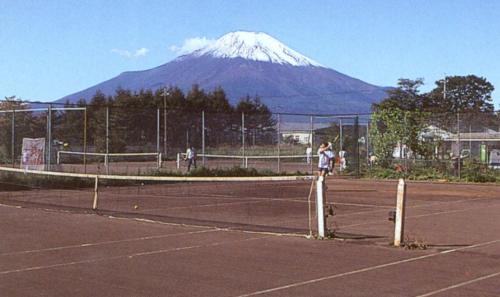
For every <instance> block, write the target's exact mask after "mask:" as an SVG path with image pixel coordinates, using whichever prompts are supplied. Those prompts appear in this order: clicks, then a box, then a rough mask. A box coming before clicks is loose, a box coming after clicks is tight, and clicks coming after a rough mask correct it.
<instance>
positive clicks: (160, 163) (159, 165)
mask: <svg viewBox="0 0 500 297" xmlns="http://www.w3.org/2000/svg"><path fill="white" fill-rule="evenodd" d="M157 158H158V162H157V164H158V165H157V169H160V168H161V166H162V159H161V153H158V155H157Z"/></svg>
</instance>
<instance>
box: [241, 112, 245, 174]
mask: <svg viewBox="0 0 500 297" xmlns="http://www.w3.org/2000/svg"><path fill="white" fill-rule="evenodd" d="M241 155H242V158H241V159H242V163H243V164H242V166H243V168H245V113H244V112H242V113H241Z"/></svg>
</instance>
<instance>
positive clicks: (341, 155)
mask: <svg viewBox="0 0 500 297" xmlns="http://www.w3.org/2000/svg"><path fill="white" fill-rule="evenodd" d="M346 153H347V152H346V151H344V150H341V151H339V161H340V162H339V163H340V165H339V168H340V171H344V170H345V169H346V168H347V163H346V159H345V157H346Z"/></svg>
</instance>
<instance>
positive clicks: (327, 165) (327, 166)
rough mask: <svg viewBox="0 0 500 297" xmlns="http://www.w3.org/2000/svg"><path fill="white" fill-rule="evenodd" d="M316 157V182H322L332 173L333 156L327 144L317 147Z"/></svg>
mask: <svg viewBox="0 0 500 297" xmlns="http://www.w3.org/2000/svg"><path fill="white" fill-rule="evenodd" d="M318 157H319V159H318V180H320V181H322V180H323V179H324V178H325V176H326V175H327V174H328V173H330V172H333V162H334V158H335V154H334V153H333V151H332V150H331V145H330V144H329V143H328V142H323V143H322V144H321V145H320V146H319V149H318Z"/></svg>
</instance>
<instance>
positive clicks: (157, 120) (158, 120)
mask: <svg viewBox="0 0 500 297" xmlns="http://www.w3.org/2000/svg"><path fill="white" fill-rule="evenodd" d="M156 153H157V154H159V153H160V109H159V108H157V109H156Z"/></svg>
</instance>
